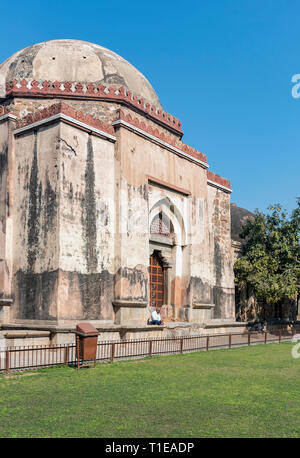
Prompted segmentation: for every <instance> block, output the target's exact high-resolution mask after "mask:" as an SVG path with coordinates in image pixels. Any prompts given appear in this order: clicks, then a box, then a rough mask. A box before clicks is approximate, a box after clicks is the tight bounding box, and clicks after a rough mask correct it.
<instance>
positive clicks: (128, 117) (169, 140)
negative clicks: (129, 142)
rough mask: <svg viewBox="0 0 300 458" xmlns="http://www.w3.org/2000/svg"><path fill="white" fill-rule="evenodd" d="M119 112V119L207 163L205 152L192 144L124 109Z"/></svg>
mask: <svg viewBox="0 0 300 458" xmlns="http://www.w3.org/2000/svg"><path fill="white" fill-rule="evenodd" d="M118 114H119V118H118V119H120V120H122V121H125V122H127V123H128V124H131V125H132V126H135V127H137V128H138V129H141V130H143V131H144V132H146V133H148V134H150V135H153V136H154V137H156V138H158V139H159V140H162V141H164V142H166V143H169V145H171V146H174V147H175V148H178V149H180V150H181V151H183V152H184V153H186V154H189V155H190V156H192V157H195V158H196V159H198V160H199V161H202V162H205V163H207V159H206V156H205V154H203V153H200V152H199V151H197V150H196V149H194V148H192V147H191V146H189V145H186V144H185V143H183V142H181V141H180V140H177V139H175V138H173V137H171V136H170V135H167V134H165V133H164V132H160V131H159V130H158V129H157V128H153V127H152V126H151V125H149V124H146V123H145V122H144V121H142V120H141V121H140V120H139V119H138V118H133V117H132V116H131V114H130V113H128V114H126V113H124V111H123V110H119V113H118Z"/></svg>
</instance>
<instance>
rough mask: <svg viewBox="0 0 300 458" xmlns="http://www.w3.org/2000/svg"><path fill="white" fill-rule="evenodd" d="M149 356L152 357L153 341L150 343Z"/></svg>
mask: <svg viewBox="0 0 300 458" xmlns="http://www.w3.org/2000/svg"><path fill="white" fill-rule="evenodd" d="M149 356H152V340H150V341H149Z"/></svg>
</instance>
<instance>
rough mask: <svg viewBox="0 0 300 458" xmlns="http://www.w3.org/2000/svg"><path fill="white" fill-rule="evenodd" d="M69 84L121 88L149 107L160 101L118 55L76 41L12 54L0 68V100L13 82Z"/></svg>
mask: <svg viewBox="0 0 300 458" xmlns="http://www.w3.org/2000/svg"><path fill="white" fill-rule="evenodd" d="M22 79H28V80H36V81H51V82H54V81H72V82H81V83H87V84H89V83H94V84H100V83H102V84H105V85H112V84H113V85H116V86H124V87H126V88H127V89H128V90H130V91H131V92H133V93H135V94H136V95H138V96H140V97H143V99H144V100H145V101H147V102H149V103H151V104H152V105H154V106H156V107H158V108H161V104H160V101H159V99H158V97H157V95H156V93H155V91H154V89H153V88H152V86H151V84H150V83H149V82H148V81H147V79H146V78H145V77H144V76H143V75H142V73H140V72H139V71H138V70H137V69H136V68H135V67H133V65H131V64H130V63H129V62H127V61H126V60H125V59H123V58H122V57H120V56H119V55H118V54H116V53H114V52H112V51H110V50H109V49H106V48H103V47H102V46H99V45H97V44H93V43H88V42H85V41H79V40H51V41H44V42H42V43H38V44H35V45H32V46H29V47H28V48H25V49H22V50H21V51H18V52H16V53H15V54H13V55H12V56H11V57H10V58H9V59H7V60H6V61H5V62H3V63H2V64H1V65H0V97H4V96H5V84H6V83H7V82H10V81H13V80H18V81H19V80H22Z"/></svg>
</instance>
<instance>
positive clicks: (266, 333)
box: [265, 331, 268, 344]
mask: <svg viewBox="0 0 300 458" xmlns="http://www.w3.org/2000/svg"><path fill="white" fill-rule="evenodd" d="M267 333H268V331H265V344H266V343H267Z"/></svg>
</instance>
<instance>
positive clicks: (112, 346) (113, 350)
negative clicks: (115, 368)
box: [111, 343, 116, 363]
mask: <svg viewBox="0 0 300 458" xmlns="http://www.w3.org/2000/svg"><path fill="white" fill-rule="evenodd" d="M115 346H116V344H115V343H112V344H111V362H112V363H113V362H114V359H115Z"/></svg>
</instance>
